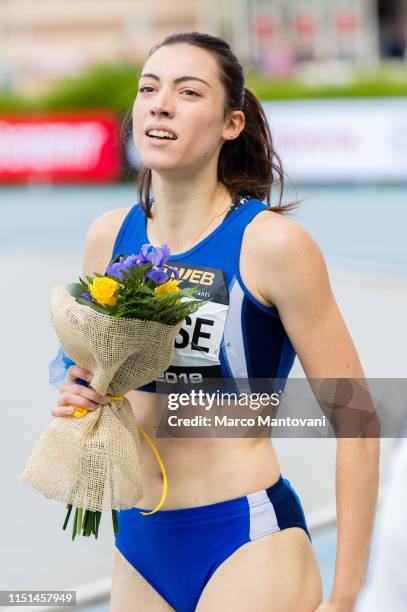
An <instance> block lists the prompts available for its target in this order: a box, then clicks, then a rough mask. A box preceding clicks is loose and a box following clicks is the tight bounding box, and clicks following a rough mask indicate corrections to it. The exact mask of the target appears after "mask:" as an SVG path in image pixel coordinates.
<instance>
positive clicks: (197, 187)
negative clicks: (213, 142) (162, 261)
mask: <svg viewBox="0 0 407 612" xmlns="http://www.w3.org/2000/svg"><path fill="white" fill-rule="evenodd" d="M153 194H154V196H153V197H154V204H153V207H152V220H151V219H148V222H147V223H148V225H147V231H148V233H149V234H150V235H151V233H153V235H154V238H155V239H156V240H158V241H159V242H160V243H163V242H167V243H168V245H169V246H170V249H171V250H172V251H176V250H180V249H181V250H183V249H182V244H183V243H185V241H186V240H188V239H189V238H191V239H193V237H194V236H195V235H196V234H198V233H199V231H200V230H202V229H204V228H205V225H207V224H208V223H210V221H211V219H212V218H213V217H215V215H217V214H218V213H221V212H222V211H225V212H224V214H225V215H226V213H227V209H228V208H229V206H230V205H231V204H232V202H231V198H230V194H229V192H228V190H227V188H226V187H225V186H224V185H223V184H222V183H218V182H217V181H215V182H213V183H212V184H208V183H207V182H206V183H205V184H203V183H202V182H200V181H199V180H198V181H191V179H188V181H187V182H185V183H184V184H180V183H177V184H174V183H169V182H167V181H165V180H163V179H162V178H161V177H160V180H154V177H153ZM223 217H224V215H220V216H216V218H215V219H214V220H213V224H212V223H211V225H210V227H208V228H207V230H208V232H211V231H213V229H214V228H215V227H216V226H217V225H219V224H220V223H221V222H222V219H223ZM151 228H153V229H152V232H151ZM203 238H204V235H202V236H201V237H200V240H201V239H203Z"/></svg>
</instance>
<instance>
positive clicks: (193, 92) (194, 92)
mask: <svg viewBox="0 0 407 612" xmlns="http://www.w3.org/2000/svg"><path fill="white" fill-rule="evenodd" d="M146 89H153V87H149V86H148V85H145V86H144V87H140V89H139V92H140V93H145V91H146ZM182 93H190V94H191V93H192V94H193V95H194V96H199V94H197V93H196V91H193V90H192V89H184V91H183V92H182Z"/></svg>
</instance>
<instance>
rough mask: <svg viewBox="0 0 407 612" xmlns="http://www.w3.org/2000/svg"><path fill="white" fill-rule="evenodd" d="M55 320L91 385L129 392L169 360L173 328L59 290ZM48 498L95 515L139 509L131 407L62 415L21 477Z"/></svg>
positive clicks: (120, 403) (138, 460)
mask: <svg viewBox="0 0 407 612" xmlns="http://www.w3.org/2000/svg"><path fill="white" fill-rule="evenodd" d="M51 319H52V323H53V325H54V328H55V331H56V333H57V336H58V338H59V340H60V343H61V345H62V347H63V349H64V351H65V353H66V355H68V357H69V358H70V359H72V360H73V361H75V363H77V364H78V365H79V366H81V367H82V368H85V369H87V370H90V371H91V372H92V373H93V378H92V381H91V383H90V385H91V387H92V388H93V389H95V390H96V391H98V392H99V393H101V394H109V395H123V394H124V393H127V392H128V391H130V390H131V389H134V388H136V387H139V386H142V385H144V384H147V383H149V382H151V381H152V380H154V379H155V378H156V376H158V375H159V374H160V373H162V372H163V371H165V370H166V369H167V368H168V366H169V365H170V363H171V360H172V356H173V351H174V342H175V337H176V335H177V334H178V332H179V330H180V329H181V327H182V323H183V321H181V322H179V323H177V324H176V325H174V326H170V325H166V324H163V323H159V322H156V321H146V320H139V319H130V318H124V317H119V318H115V317H112V316H110V315H107V314H104V313H100V312H97V311H95V310H94V309H92V308H90V307H89V306H85V305H82V304H79V303H78V302H76V300H75V298H74V297H72V296H71V295H70V294H69V292H68V291H67V290H66V289H65V288H64V287H54V289H53V291H52V296H51ZM21 478H22V480H24V481H25V482H27V483H28V484H30V485H32V486H33V487H34V488H35V489H37V490H38V491H40V492H41V493H42V494H43V495H45V496H46V497H49V498H51V499H55V500H60V501H63V502H66V503H69V504H72V505H73V506H76V507H81V508H86V509H88V510H91V511H103V510H111V509H124V508H131V507H133V506H134V505H135V504H136V503H137V502H138V501H139V500H140V499H141V497H142V495H143V482H142V457H141V454H140V437H139V433H138V429H137V425H136V421H135V418H134V415H133V411H132V409H131V406H130V403H129V401H128V400H127V399H126V398H123V399H122V400H112V402H111V403H109V404H103V405H101V407H100V408H97V409H96V410H94V411H89V412H88V413H87V414H86V416H84V417H83V418H79V419H77V418H74V417H57V418H55V419H54V420H53V422H52V423H51V424H50V425H49V426H48V427H47V428H46V429H45V431H44V432H43V433H42V434H41V436H40V438H39V439H38V441H37V442H36V444H35V446H34V449H33V451H32V453H31V456H30V458H29V460H28V462H27V465H26V466H25V469H24V472H23V473H22V475H21Z"/></svg>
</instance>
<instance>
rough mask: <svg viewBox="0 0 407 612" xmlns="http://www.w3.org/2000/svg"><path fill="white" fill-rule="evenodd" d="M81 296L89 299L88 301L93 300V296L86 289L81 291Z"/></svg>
mask: <svg viewBox="0 0 407 612" xmlns="http://www.w3.org/2000/svg"><path fill="white" fill-rule="evenodd" d="M81 298H83V299H84V300H88V302H91V301H92V298H91V296H90V294H89V293H88V292H87V291H84V293H81Z"/></svg>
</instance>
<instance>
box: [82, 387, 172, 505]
mask: <svg viewBox="0 0 407 612" xmlns="http://www.w3.org/2000/svg"><path fill="white" fill-rule="evenodd" d="M106 397H108V398H109V399H111V400H117V401H120V400H123V399H124V395H106ZM70 405H71V406H72V404H70ZM72 408H74V409H75V410H74V411H73V413H72V415H71V416H73V417H75V418H76V419H81V418H82V417H84V416H85V414H87V413H88V412H89V410H87V409H86V408H82V407H81V406H72ZM136 426H137V428H138V429H139V430H140V431H141V433H142V434H143V436H144V437H145V439H146V441H147V442H148V444H149V445H150V448H151V450H152V451H153V453H154V455H155V457H156V459H157V461H158V465H159V466H160V468H161V474H162V477H163V492H162V495H161V499H160V501H159V502H158V504H157V505H156V507H155V508H154V509H153V510H151V511H150V512H140V514H143V515H147V514H154V512H157V510H159V509H160V508H161V506H162V505H163V503H164V501H165V498H166V497H167V488H168V481H167V474H166V473H165V469H164V464H163V461H162V459H161V457H160V454H159V452H158V450H157V449H156V447H155V446H154V444H153V442H152V441H151V440H150V438H149V436H148V435H147V433H146V432H145V431H144V429H143V428H142V427H141V425H138V424H137V423H136Z"/></svg>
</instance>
